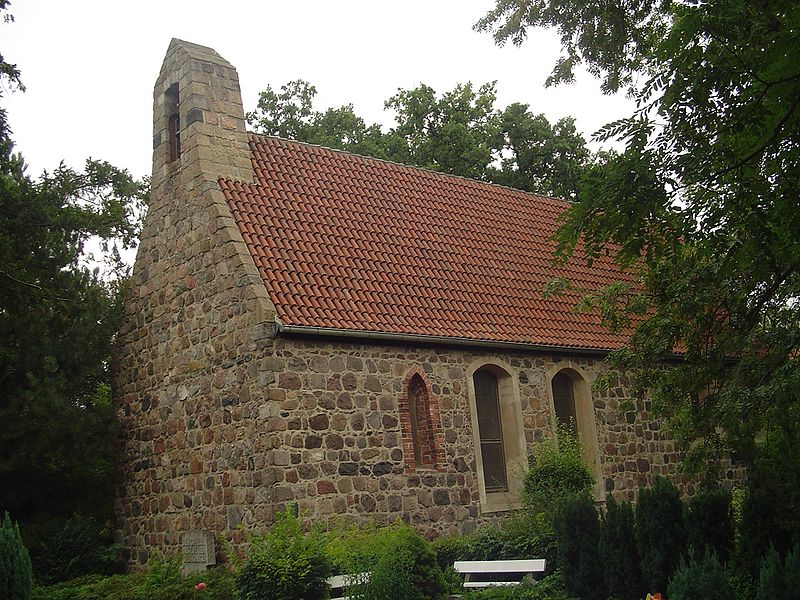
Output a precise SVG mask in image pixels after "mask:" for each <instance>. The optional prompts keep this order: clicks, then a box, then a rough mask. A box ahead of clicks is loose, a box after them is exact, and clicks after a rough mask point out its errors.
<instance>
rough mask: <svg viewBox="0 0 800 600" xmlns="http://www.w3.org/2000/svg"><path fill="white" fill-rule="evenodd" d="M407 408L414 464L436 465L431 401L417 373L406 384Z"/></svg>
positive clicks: (422, 465)
mask: <svg viewBox="0 0 800 600" xmlns="http://www.w3.org/2000/svg"><path fill="white" fill-rule="evenodd" d="M408 410H409V413H410V420H411V440H412V444H413V449H414V466H416V467H417V468H420V467H423V468H433V467H435V466H436V443H435V435H434V429H433V423H432V419H431V401H430V395H429V394H428V387H427V386H426V385H425V382H424V381H422V377H420V376H419V375H418V374H417V375H414V376H413V377H412V378H411V381H410V382H409V384H408Z"/></svg>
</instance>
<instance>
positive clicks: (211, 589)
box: [31, 567, 235, 600]
mask: <svg viewBox="0 0 800 600" xmlns="http://www.w3.org/2000/svg"><path fill="white" fill-rule="evenodd" d="M150 574H151V573H137V574H133V575H114V576H111V577H103V576H100V575H90V576H84V577H79V578H77V579H73V580H71V581H66V582H62V583H58V584H56V585H51V586H48V587H37V588H34V590H33V595H32V596H31V600H198V598H203V600H231V599H232V598H234V597H235V595H234V594H235V590H234V583H235V577H234V575H233V573H231V572H229V571H228V570H227V569H225V568H224V567H218V568H216V569H211V570H208V571H204V572H201V573H193V574H192V575H187V576H185V577H179V579H178V580H174V579H172V578H171V576H170V581H169V582H168V583H162V584H156V583H155V581H157V580H159V577H160V576H159V577H156V578H153V577H151V576H150ZM201 581H202V582H203V583H205V589H204V590H203V591H202V592H199V591H198V590H196V589H195V587H194V586H195V585H197V584H198V583H200V582H201Z"/></svg>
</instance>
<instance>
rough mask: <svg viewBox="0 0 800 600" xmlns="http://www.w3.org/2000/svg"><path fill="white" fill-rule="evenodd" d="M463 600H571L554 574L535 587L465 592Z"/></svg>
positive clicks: (562, 582) (522, 585) (562, 581)
mask: <svg viewBox="0 0 800 600" xmlns="http://www.w3.org/2000/svg"><path fill="white" fill-rule="evenodd" d="M462 598H463V600H571V598H570V596H569V595H568V594H567V592H566V590H565V589H564V580H563V579H562V577H561V573H559V572H557V571H556V572H555V573H552V574H551V575H548V576H547V577H545V578H543V579H542V580H541V581H539V582H538V583H536V584H535V585H529V584H525V583H523V584H521V585H515V586H509V587H495V588H486V589H483V590H480V591H472V592H467V593H466V594H464V595H463V596H462Z"/></svg>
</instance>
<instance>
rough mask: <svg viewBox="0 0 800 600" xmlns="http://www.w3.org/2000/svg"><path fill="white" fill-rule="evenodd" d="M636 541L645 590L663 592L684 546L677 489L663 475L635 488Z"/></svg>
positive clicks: (683, 529)
mask: <svg viewBox="0 0 800 600" xmlns="http://www.w3.org/2000/svg"><path fill="white" fill-rule="evenodd" d="M636 542H637V545H638V548H639V556H640V558H641V561H642V562H641V565H642V577H643V579H644V584H645V586H646V588H647V591H648V592H650V593H656V592H661V593H664V591H665V590H666V589H667V585H668V583H669V578H670V577H671V576H672V574H673V573H674V572H675V569H677V567H678V563H679V561H680V557H681V556H682V555H683V553H684V551H685V549H686V532H685V526H684V522H683V505H682V504H681V500H680V496H679V494H678V490H677V489H676V488H675V486H674V485H672V483H670V482H669V481H668V480H667V479H665V478H663V477H657V478H656V480H655V482H654V484H653V487H651V488H643V489H641V490H639V499H638V502H637V503H636Z"/></svg>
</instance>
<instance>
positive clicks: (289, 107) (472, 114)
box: [248, 80, 592, 198]
mask: <svg viewBox="0 0 800 600" xmlns="http://www.w3.org/2000/svg"><path fill="white" fill-rule="evenodd" d="M316 93H317V90H316V88H315V87H314V86H313V85H311V84H309V83H308V82H305V81H299V80H298V81H292V82H289V83H287V84H286V85H284V86H282V87H281V91H280V92H275V91H274V90H273V89H272V88H269V87H268V88H267V89H266V90H265V91H264V92H262V93H261V96H260V98H259V102H258V107H257V108H256V110H255V111H254V112H252V113H249V114H248V122H249V123H250V124H251V125H252V126H254V127H255V129H256V130H257V131H258V132H259V133H263V134H267V135H276V136H279V137H285V138H288V139H293V140H297V141H301V142H308V143H311V144H319V145H321V146H327V147H330V148H338V149H342V150H347V151H348V152H354V153H356V154H361V155H365V156H373V157H376V158H381V159H386V160H392V161H395V162H401V163H405V164H411V165H416V166H420V167H424V168H427V169H433V170H436V171H442V172H444V173H450V174H453V175H460V176H462V177H470V178H473V179H480V180H484V181H491V182H494V183H499V184H502V185H508V186H512V187H516V188H519V189H523V190H528V191H533V192H537V193H540V194H549V195H553V196H561V197H564V198H573V197H574V196H575V194H576V192H577V186H578V180H579V179H580V176H581V174H582V173H583V172H584V171H585V169H586V167H587V165H588V164H589V163H590V161H591V158H592V157H591V154H590V152H589V150H588V149H587V148H586V141H585V140H584V139H583V137H582V136H581V135H580V133H578V131H577V130H576V128H575V122H574V120H573V119H570V118H567V119H561V120H559V121H558V122H557V123H555V124H554V125H551V124H550V122H549V121H548V120H547V119H546V118H545V116H544V115H541V114H540V115H535V114H533V113H532V112H530V109H529V106H528V105H527V104H512V105H510V106H508V107H507V108H506V109H505V110H503V111H501V110H499V109H498V108H496V107H495V103H496V100H497V95H496V91H495V83H487V84H484V85H482V86H480V87H479V88H478V89H477V91H476V90H475V89H474V87H473V85H472V84H471V83H466V84H458V85H456V86H455V88H454V89H453V90H451V91H449V92H445V93H444V94H441V95H439V94H437V93H436V91H435V90H434V89H433V88H431V87H430V86H427V85H424V84H422V85H419V86H418V87H416V88H414V89H412V90H402V89H400V90H398V92H397V93H396V94H395V95H394V96H392V97H391V98H389V99H388V100H387V101H386V103H385V108H387V109H391V110H392V111H393V112H394V114H395V124H394V126H393V127H391V128H390V129H389V130H388V131H386V132H384V131H383V130H382V129H381V127H380V126H379V125H377V124H372V125H367V124H366V122H365V121H364V120H363V119H362V118H360V117H358V116H357V115H356V114H355V112H354V109H353V105H352V104H348V105H346V106H342V107H339V108H328V109H327V110H325V111H322V112H320V111H316V110H314V108H313V100H314V96H315V95H316Z"/></svg>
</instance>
